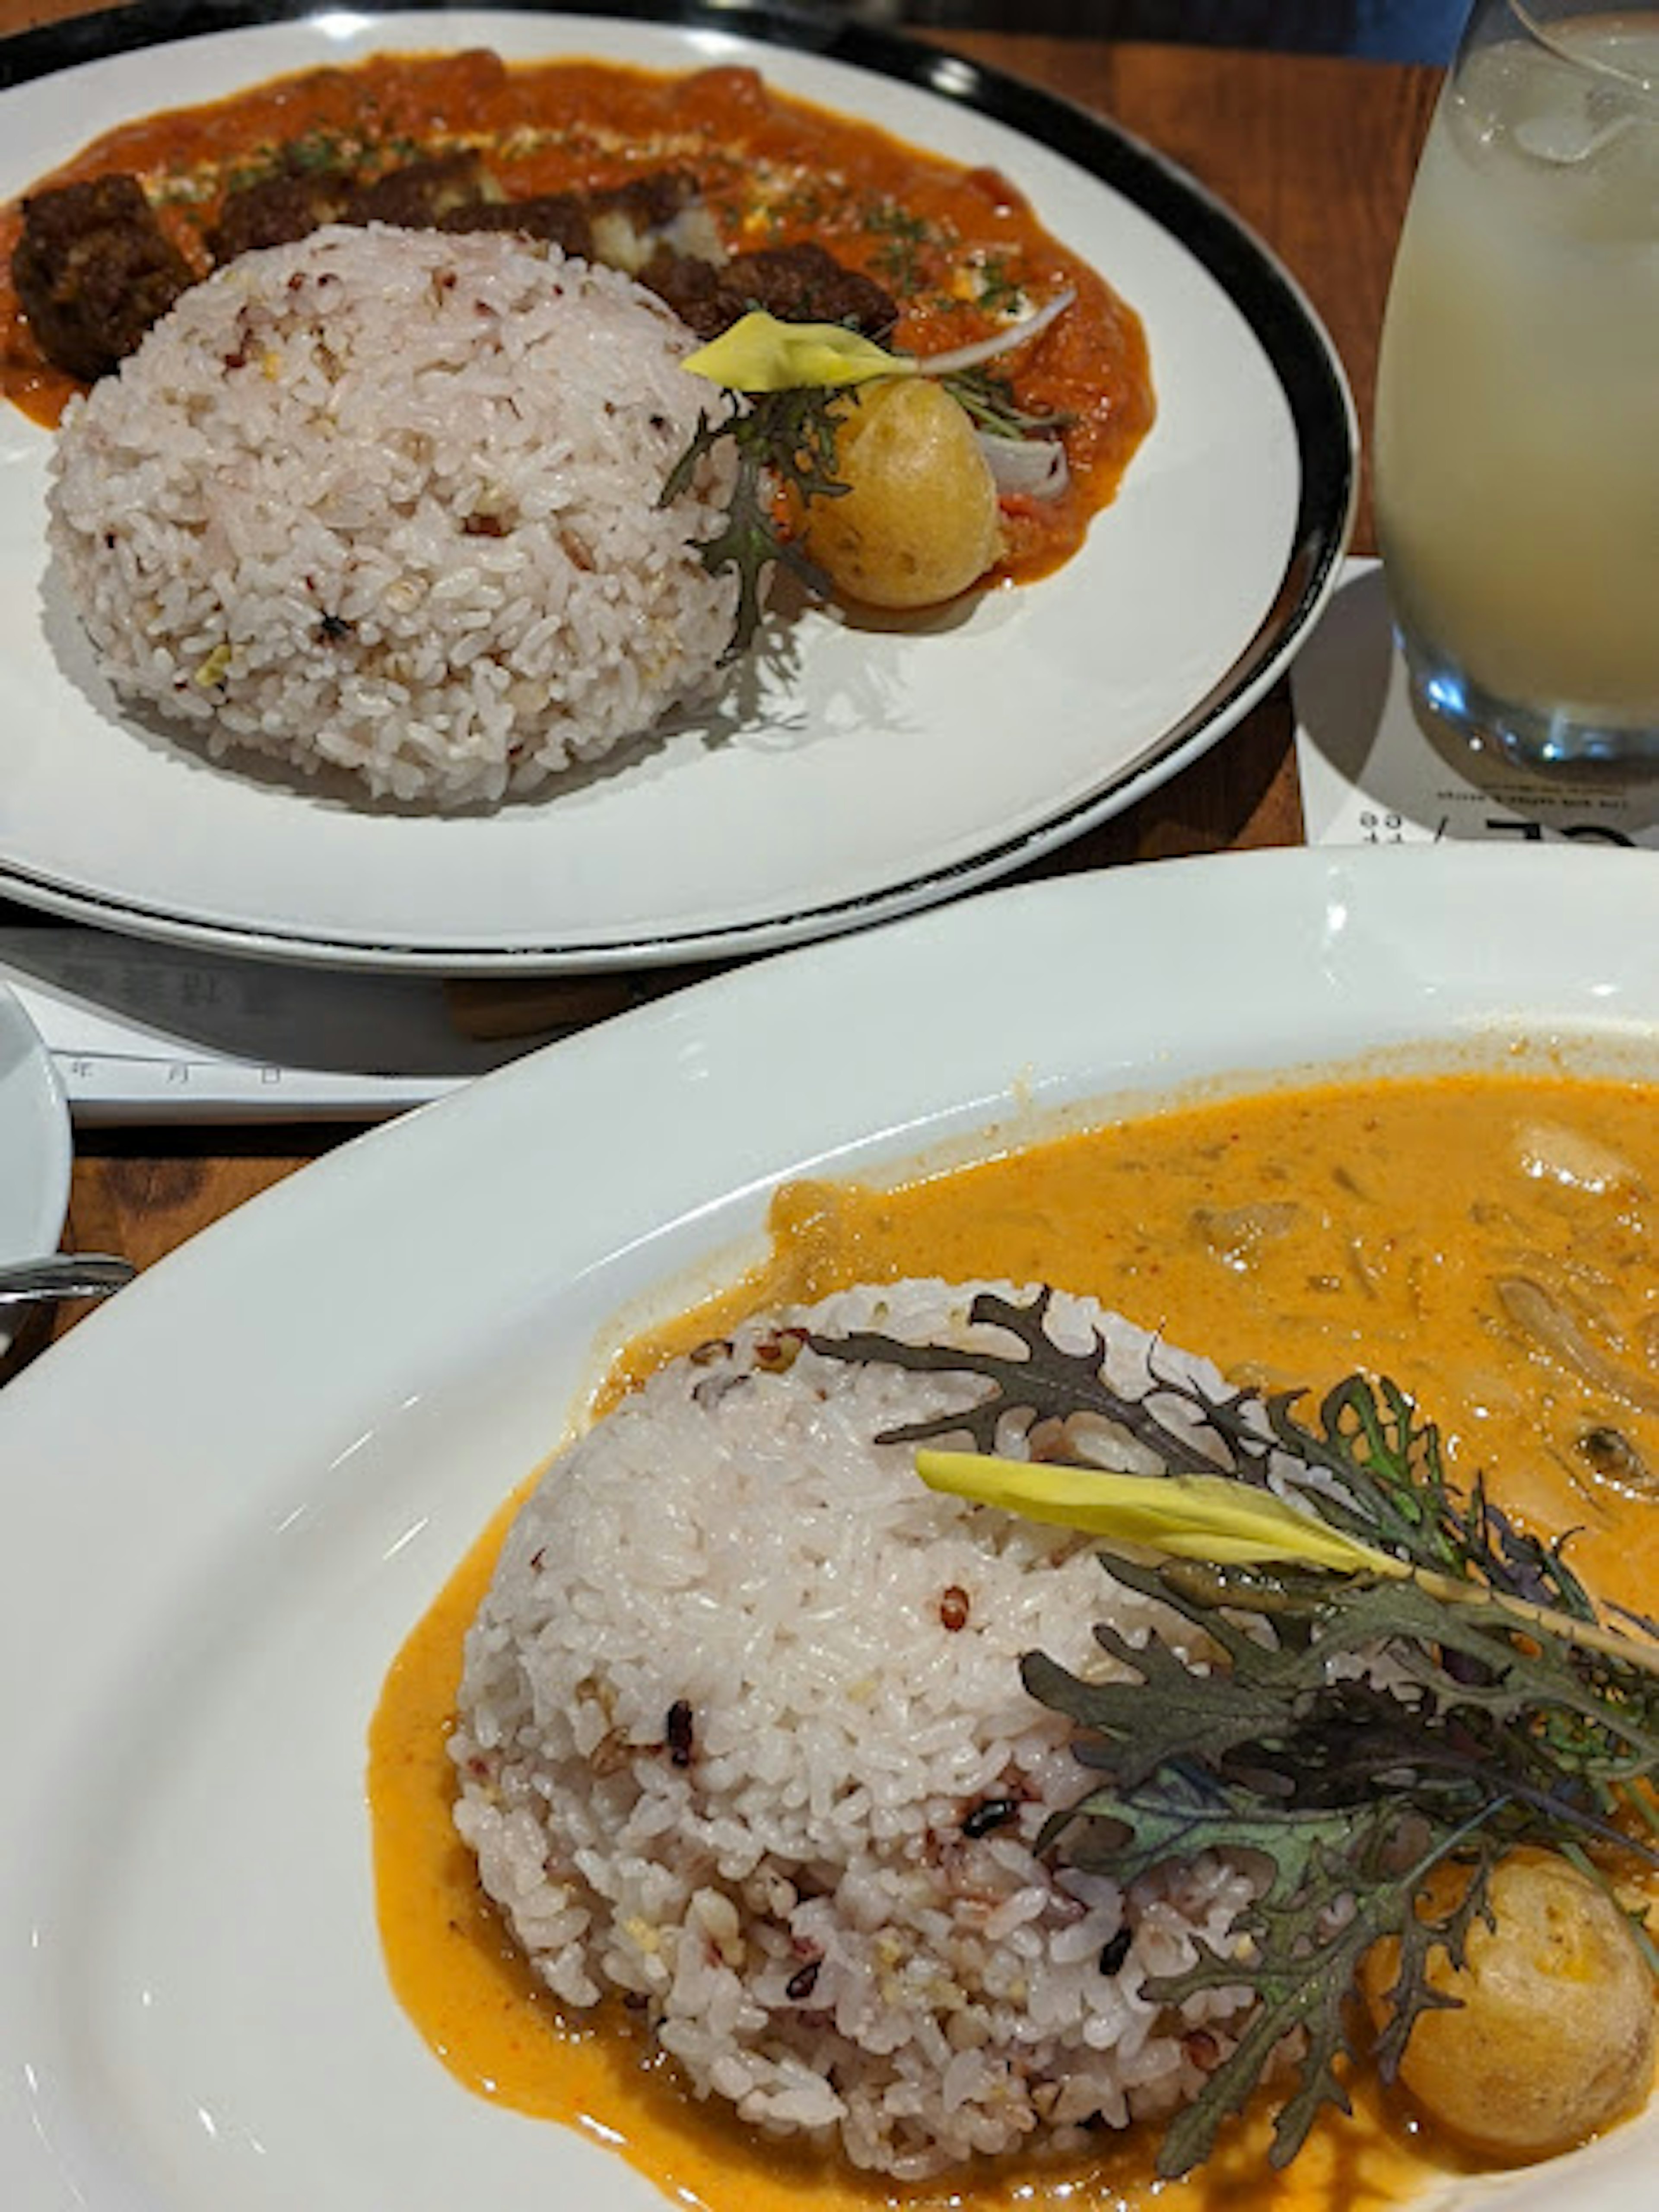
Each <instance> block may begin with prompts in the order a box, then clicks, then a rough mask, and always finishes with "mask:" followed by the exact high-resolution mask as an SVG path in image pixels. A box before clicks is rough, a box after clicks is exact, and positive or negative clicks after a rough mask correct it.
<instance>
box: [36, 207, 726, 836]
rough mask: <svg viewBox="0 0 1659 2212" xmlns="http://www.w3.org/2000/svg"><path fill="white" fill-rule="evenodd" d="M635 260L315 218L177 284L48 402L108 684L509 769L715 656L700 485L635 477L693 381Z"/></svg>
mask: <svg viewBox="0 0 1659 2212" xmlns="http://www.w3.org/2000/svg"><path fill="white" fill-rule="evenodd" d="M691 343H693V342H692V340H691V339H690V336H689V334H688V333H687V332H686V331H684V328H683V326H682V325H680V323H679V322H678V319H677V318H675V317H674V316H673V315H672V314H671V313H669V312H668V311H667V310H666V309H665V307H662V305H661V304H660V302H659V301H655V300H653V298H652V297H651V295H649V294H647V293H646V292H644V291H642V290H641V289H640V288H639V287H638V286H636V285H635V284H634V283H632V282H631V280H630V279H629V278H628V277H626V276H621V275H619V274H617V272H615V271H613V270H606V269H601V268H593V267H590V266H589V265H588V264H586V263H585V262H580V261H574V260H568V259H566V258H564V257H563V256H562V254H560V252H558V251H557V249H556V248H554V247H550V246H539V245H536V244H533V243H531V242H529V241H526V240H517V239H513V238H510V237H504V236H503V237H497V236H481V237H448V236H445V235H443V234H436V233H417V232H413V231H400V230H391V229H387V228H383V227H379V226H376V227H371V228H367V229H344V228H336V229H327V230H323V231H319V232H318V233H316V234H314V235H313V236H312V237H310V238H307V239H305V240H301V241H300V242H299V243H298V244H297V245H294V246H278V247H275V248H272V249H271V250H270V251H268V252H258V253H251V254H246V255H243V256H242V257H241V258H239V259H237V260H235V261H234V262H232V263H230V264H228V265H227V266H226V267H225V268H223V269H222V270H219V271H217V272H216V274H215V275H214V276H211V277H210V278H209V279H208V280H207V281H206V282H205V283H202V284H198V285H197V286H195V287H194V288H192V289H191V290H190V291H188V292H187V293H185V295H184V297H183V298H182V299H181V300H180V301H179V303H178V305H177V306H176V307H174V308H173V310H172V312H171V313H169V314H167V315H166V316H164V317H163V318H162V319H161V321H160V322H159V323H158V324H156V325H155V327H154V329H153V330H151V331H150V332H149V335H148V336H147V337H145V339H144V341H143V344H142V345H141V347H140V348H139V349H138V351H137V353H136V354H135V355H133V356H131V358H130V359H129V360H128V361H127V362H125V364H124V365H123V367H122V369H121V371H120V373H119V374H118V375H116V376H111V377H108V378H106V379H105V380H104V381H103V382H102V383H100V384H99V385H98V386H95V387H94V390H93V391H92V392H91V393H90V394H89V395H88V397H87V398H84V399H80V400H76V401H75V402H73V403H72V404H71V405H70V409H69V410H68V411H67V412H66V414H65V416H64V423H63V428H62V430H61V433H60V435H59V438H58V447H57V453H56V456H55V459H54V463H53V482H52V492H51V540H52V548H53V550H54V552H55V554H56V556H57V558H58V562H59V563H60V565H61V567H62V569H63V571H64V576H65V578H66V580H67V583H68V587H69V590H70V595H71V598H72V599H73V601H74V603H75V605H76V610H77V611H78V613H79V615H80V617H81V619H82V622H83V623H84V624H85V626H86V628H87V630H88V633H89V635H90V636H91V639H92V641H93V644H94V647H95V648H96V651H97V653H98V657H99V660H100V665H101V667H102V670H103V672H104V673H105V675H106V677H107V678H109V680H110V681H111V682H112V684H114V686H115V687H116V689H117V690H118V691H119V692H120V693H122V694H123V695H124V696H125V697H126V698H127V699H129V700H130V701H132V702H137V703H138V704H141V705H148V706H149V707H150V708H159V709H161V711H162V712H163V713H165V714H169V715H172V716H174V717H176V718H178V719H179V720H182V721H185V722H187V723H189V724H191V725H192V726H194V727H196V728H197V729H198V730H199V731H200V732H202V733H203V734H204V737H205V738H206V740H207V742H208V744H209V747H210V750H211V751H213V752H214V753H215V754H216V755H217V754H222V753H224V752H226V751H228V750H233V749H237V748H241V749H248V750H254V751H257V752H260V753H264V754H268V755H270V756H273V757H276V758H277V759H279V760H282V761H283V762H284V763H288V764H289V765H291V766H294V767H297V768H300V769H307V770H312V769H318V768H320V767H322V766H324V765H325V764H331V765H333V766H335V767H337V768H343V769H348V770H350V771H351V772H353V773H354V774H356V775H359V776H361V777H362V779H363V781H365V782H366V783H367V784H368V787H369V789H370V790H371V791H372V792H374V793H376V794H377V795H390V796H392V797H394V798H396V799H403V800H408V801H414V802H419V803H422V804H428V805H437V806H459V805H470V804H474V803H477V802H480V801H483V802H488V801H491V800H495V799H500V798H501V796H502V795H503V794H504V793H507V792H508V791H525V790H529V789H531V788H532V787H534V786H536V785H537V784H538V783H541V782H543V781H544V780H545V779H546V778H547V777H549V776H550V775H553V774H554V773H556V771H557V770H559V769H563V768H565V767H567V766H568V765H569V764H570V763H573V762H576V761H592V760H596V759H598V758H599V757H601V756H602V755H604V754H605V753H606V752H608V751H609V750H611V749H612V748H613V747H614V746H616V745H617V744H619V743H620V742H621V741H622V740H623V739H624V738H629V737H631V736H633V735H635V734H636V733H637V732H641V731H643V730H646V729H647V728H649V727H650V726H652V725H653V724H654V723H655V722H657V721H658V720H659V718H660V717H661V716H662V715H663V714H665V713H666V712H667V711H668V710H669V709H670V708H673V707H675V706H677V705H679V704H681V703H683V702H686V701H687V700H689V699H690V698H692V697H694V696H696V694H697V693H698V691H699V690H702V688H703V687H704V686H705V685H706V684H707V683H708V680H709V678H710V677H711V676H712V673H713V671H714V667H715V665H716V663H717V662H718V660H719V659H720V653H721V652H722V650H723V648H724V647H725V644H726V640H727V638H728V637H729V635H730V633H731V623H732V607H733V599H734V595H735V585H734V583H733V581H732V579H730V578H729V577H722V578H714V577H711V576H710V575H709V574H708V573H707V571H706V570H705V569H704V568H703V567H702V562H700V560H699V559H698V557H697V555H696V551H695V550H694V549H695V544H696V540H697V539H699V538H706V537H708V536H709V535H710V534H711V532H712V530H713V528H714V526H715V523H716V520H717V517H716V511H715V509H714V507H713V506H711V505H709V504H708V502H707V501H705V500H704V499H703V498H702V496H701V495H700V494H699V493H698V492H696V491H694V492H693V493H691V494H690V495H687V496H685V497H684V498H682V499H680V500H678V501H676V502H675V503H674V505H673V507H672V508H671V509H669V510H661V509H659V507H658V505H657V501H658V498H659V494H660V491H661V489H662V485H663V482H664V479H665V477H666V475H667V473H668V471H669V469H670V467H671V465H672V463H673V462H674V460H675V459H676V458H677V457H678V454H679V453H680V452H681V451H682V450H683V449H684V447H685V445H686V443H687V442H688V441H689V440H690V436H691V435H692V433H693V431H694V429H695V428H696V421H697V414H698V407H699V402H700V400H704V401H706V398H707V391H706V388H705V387H703V386H700V385H699V384H698V383H697V381H696V379H695V378H692V377H690V376H688V375H687V374H685V373H684V371H683V370H682V368H680V366H679V363H680V361H681V359H682V357H683V356H684V354H685V353H686V352H687V351H688V350H689V349H690V345H691Z"/></svg>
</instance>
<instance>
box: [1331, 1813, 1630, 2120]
mask: <svg viewBox="0 0 1659 2212" xmlns="http://www.w3.org/2000/svg"><path fill="white" fill-rule="evenodd" d="M1489 1896H1490V1900H1491V1905H1492V1913H1493V1917H1494V1920H1495V1923H1496V1925H1495V1926H1494V1927H1490V1928H1489V1927H1488V1926H1486V1923H1485V1922H1484V1921H1481V1920H1479V1919H1477V1920H1476V1922H1475V1923H1474V1927H1473V1928H1472V1929H1471V1930H1470V1933H1469V1939H1468V1964H1467V1966H1465V1967H1464V1968H1463V1970H1462V1972H1453V1971H1452V1969H1451V1967H1450V1966H1449V1963H1448V1961H1447V1959H1446V1956H1445V1954H1444V1953H1443V1952H1439V1953H1437V1954H1435V1956H1434V1959H1433V1960H1432V1963H1431V1968H1430V1972H1429V1982H1430V1985H1431V1987H1432V1988H1433V1989H1436V1990H1441V1991H1443V1992H1444V1993H1445V1994H1446V1995H1448V1996H1455V1997H1457V1998H1459V1999H1461V2001H1462V2002H1460V2003H1459V2005H1458V2006H1457V2008H1455V2010H1451V2011H1445V2012H1425V2013H1419V2015H1418V2017H1417V2019H1416V2021H1415V2022H1414V2023H1413V2027H1412V2032H1411V2038H1410V2040H1409V2041H1408V2042H1407V2045H1406V2055H1405V2057H1404V2059H1403V2060H1402V2062H1401V2069H1400V2077H1401V2081H1403V2083H1404V2084H1405V2086H1406V2087H1407V2090H1409V2092H1410V2093H1411V2095H1412V2096H1413V2099H1414V2100H1416V2102H1417V2103H1418V2104H1419V2106H1421V2107H1422V2109H1423V2111H1424V2112H1425V2113H1426V2114H1427V2116H1428V2117H1429V2118H1430V2119H1431V2120H1433V2121H1436V2122H1437V2123H1438V2124H1440V2125H1441V2126H1442V2127H1443V2128H1444V2129H1446V2130H1447V2131H1448V2132H1449V2134H1452V2135H1454V2136H1458V2137H1459V2138H1460V2139H1461V2140H1462V2142H1466V2143H1468V2145H1470V2146H1471V2147H1472V2148H1474V2149H1476V2150H1480V2151H1484V2152H1486V2154H1489V2155H1492V2156H1496V2157H1499V2158H1505V2159H1510V2160H1524V2159H1534V2158H1547V2157H1549V2156H1551V2155H1553V2154H1554V2153H1556V2152H1558V2151H1564V2150H1570V2149H1571V2148H1572V2147H1573V2146H1574V2145H1575V2144H1577V2143H1581V2142H1583V2141H1584V2140H1585V2138H1586V2137H1587V2136H1592V2135H1595V2133H1596V2132H1597V2131H1598V2130H1601V2129H1602V2128H1605V2127H1607V2126H1608V2125H1609V2124H1611V2123H1612V2122H1613V2121H1615V2120H1619V2119H1622V2118H1624V2117H1625V2116H1626V2114H1627V2113H1629V2112H1631V2111H1632V2110H1633V2109H1634V2107H1635V2106H1637V2105H1638V2103H1639V2102H1640V2101H1641V2100H1642V2099H1643V2097H1644V2095H1645V2094H1646V2093H1647V2091H1648V2088H1649V2087H1650V2083H1651V2081H1652V2077H1653V2066H1654V2045H1655V2021H1656V2004H1655V1991H1654V1981H1653V1976H1652V1974H1651V1973H1650V1971H1649V1968H1648V1966H1647V1963H1646V1961H1645V1960H1644V1958H1643V1956H1642V1954H1641V1952H1640V1950H1639V1949H1638V1946H1637V1943H1636V1940H1635V1937H1634V1936H1632V1933H1631V1929H1630V1926H1629V1923H1627V1922H1626V1918H1625V1916H1624V1914H1623V1913H1622V1912H1621V1911H1620V1909H1619V1907H1618V1905H1616V1904H1614V1902H1613V1899H1611V1898H1610V1897H1608V1896H1607V1893H1606V1892H1605V1891H1604V1890H1602V1889H1601V1888H1600V1887H1597V1885H1596V1884H1595V1882H1593V1881H1590V1880H1589V1878H1588V1877H1587V1876H1586V1875H1582V1874H1580V1873H1579V1871H1578V1869H1577V1868H1576V1867H1574V1866H1572V1865H1571V1864H1570V1863H1569V1862H1568V1861H1567V1860H1565V1859H1564V1858H1562V1857H1559V1856H1558V1855H1557V1854H1556V1853H1555V1852H1553V1851H1545V1850H1517V1851H1515V1852H1512V1853H1511V1854H1510V1857H1508V1858H1506V1859H1504V1861H1503V1862H1502V1863H1500V1864H1499V1865H1498V1867H1497V1868H1496V1869H1494V1871H1493V1874H1492V1885H1491V1889H1490V1892H1489ZM1431 1902H1433V1903H1434V1904H1436V1905H1437V1906H1443V1905H1444V1904H1446V1903H1449V1897H1448V1896H1447V1895H1445V1894H1444V1893H1443V1894H1442V1895H1441V1896H1440V1897H1439V1898H1438V1899H1431ZM1398 1957H1399V1953H1398V1946H1397V1945H1395V1943H1394V1942H1383V1943H1379V1944H1377V1945H1376V1947H1375V1948H1374V1949H1373V1950H1372V1951H1371V1953H1370V1956H1369V1957H1368V1958H1367V1960H1366V1961H1365V1964H1364V1968H1363V1970H1362V1973H1361V1982H1362V1986H1363V1987H1364V1993H1365V1997H1366V2002H1367V2003H1368V2004H1369V2005H1370V2010H1371V2014H1372V2017H1373V2018H1374V2019H1375V2020H1376V2023H1377V2025H1378V2026H1379V2027H1381V2026H1382V2025H1383V2022H1384V2021H1386V2019H1387V2018H1388V2015H1389V2008H1388V2005H1387V2002H1386V1998H1387V1993H1388V1991H1389V1988H1390V1987H1391V1986H1392V1984H1393V1983H1394V1980H1395V1974H1396V1972H1397V1971H1398Z"/></svg>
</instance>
